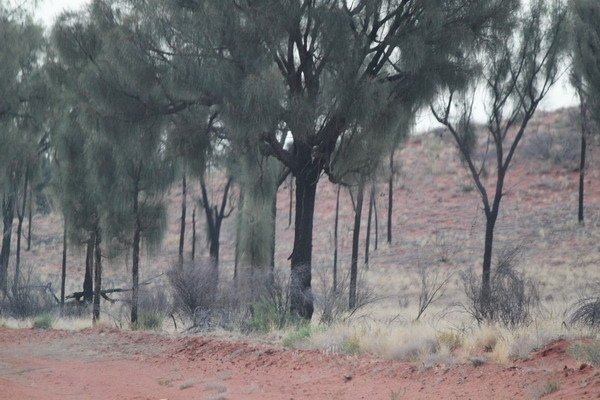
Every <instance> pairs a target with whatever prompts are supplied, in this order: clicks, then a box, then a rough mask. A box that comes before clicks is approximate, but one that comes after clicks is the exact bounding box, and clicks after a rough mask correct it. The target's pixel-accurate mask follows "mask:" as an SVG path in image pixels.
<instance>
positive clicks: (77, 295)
mask: <svg viewBox="0 0 600 400" xmlns="http://www.w3.org/2000/svg"><path fill="white" fill-rule="evenodd" d="M163 275H164V273H162V274H159V275H157V276H155V277H153V278H150V279H147V280H145V281H144V282H141V283H140V284H139V286H147V285H149V284H150V283H152V281H153V280H155V279H157V278H160V277H161V276H163ZM131 291H133V288H112V289H103V290H101V291H100V296H102V297H103V298H104V299H105V300H108V301H110V302H111V303H114V302H116V301H117V300H115V299H111V298H110V297H108V295H109V294H113V293H125V292H131ZM83 295H84V292H74V293H71V294H70V295H68V296H67V297H65V299H75V300H76V301H78V302H80V303H81V298H82V297H83ZM55 298H56V296H55Z"/></svg>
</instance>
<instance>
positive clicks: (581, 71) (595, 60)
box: [570, 0, 600, 121]
mask: <svg viewBox="0 0 600 400" xmlns="http://www.w3.org/2000/svg"><path fill="white" fill-rule="evenodd" d="M570 6H571V15H572V27H573V28H572V29H573V42H574V43H573V49H574V52H573V53H574V54H573V74H574V77H575V82H574V83H575V86H576V87H578V89H579V90H580V92H581V94H582V95H583V97H584V99H585V101H586V103H587V104H588V106H589V109H590V111H591V114H592V117H593V118H594V119H595V120H596V121H600V100H599V98H598V93H599V92H600V3H598V2H597V1H594V0H574V1H571V2H570Z"/></svg>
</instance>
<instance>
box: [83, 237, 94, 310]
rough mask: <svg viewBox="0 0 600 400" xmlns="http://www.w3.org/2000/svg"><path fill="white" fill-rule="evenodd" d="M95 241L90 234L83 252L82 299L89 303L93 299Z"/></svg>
mask: <svg viewBox="0 0 600 400" xmlns="http://www.w3.org/2000/svg"><path fill="white" fill-rule="evenodd" d="M95 241H96V238H95V235H94V233H93V232H92V233H91V234H90V238H89V239H88V241H87V247H86V252H85V276H84V278H83V299H84V300H85V301H86V302H88V303H91V302H92V300H93V298H94V281H93V279H94V278H93V275H94V243H95Z"/></svg>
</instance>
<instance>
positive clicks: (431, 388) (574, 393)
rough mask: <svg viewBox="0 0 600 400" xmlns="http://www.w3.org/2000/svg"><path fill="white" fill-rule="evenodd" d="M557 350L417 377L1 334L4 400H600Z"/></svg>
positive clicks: (133, 336) (275, 351)
mask: <svg viewBox="0 0 600 400" xmlns="http://www.w3.org/2000/svg"><path fill="white" fill-rule="evenodd" d="M567 346H568V343H567V342H565V341H558V342H555V343H553V344H552V345H550V346H548V347H547V348H545V349H543V350H541V351H538V352H536V353H534V354H533V355H532V357H531V359H530V360H526V361H517V362H515V363H513V364H511V365H494V364H484V365H481V366H478V367H476V366H473V365H471V364H458V365H454V366H452V367H451V368H446V367H441V366H440V367H434V368H430V369H428V370H420V369H419V368H418V367H417V366H415V365H413V364H410V363H405V362H397V361H384V360H377V359H373V358H370V357H364V356H363V357H350V356H343V355H331V354H324V353H322V352H318V351H297V350H286V349H282V348H279V347H274V346H270V345H265V344H256V343H247V342H232V341H226V340H217V339H211V338H204V337H197V336H193V337H165V336H159V335H153V334H149V333H142V332H125V331H117V330H112V329H104V330H103V329H91V330H84V331H81V332H66V331H40V330H32V329H21V330H11V329H6V328H0V399H7V400H8V399H12V400H15V399H30V400H36V399H40V400H41V399H43V400H52V399H57V400H58V399H60V400H69V399H77V400H80V399H136V400H137V399H139V400H142V399H144V400H145V399H156V400H159V399H169V400H177V399H181V400H184V399H185V400H189V399H198V400H200V399H207V400H208V399H267V400H268V399H313V400H315V399H316V400H318V399H515V398H517V399H518V398H526V399H532V398H539V397H540V396H542V395H543V394H544V393H545V392H546V391H547V388H548V387H551V386H554V387H558V390H557V391H554V392H553V393H550V394H549V395H546V396H545V397H544V398H556V399H596V398H600V370H598V369H597V368H594V367H592V366H589V365H587V364H582V363H581V362H577V361H576V360H574V359H573V358H571V357H570V356H569V355H568V354H567V352H566V347H567Z"/></svg>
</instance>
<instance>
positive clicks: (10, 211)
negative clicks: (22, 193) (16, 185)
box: [0, 193, 15, 294]
mask: <svg viewBox="0 0 600 400" xmlns="http://www.w3.org/2000/svg"><path fill="white" fill-rule="evenodd" d="M14 217H15V197H14V194H12V193H9V194H8V195H5V196H4V197H3V199H2V222H3V228H2V249H0V290H2V292H3V293H4V294H6V292H7V289H8V263H9V260H10V244H11V239H12V223H13V219H14Z"/></svg>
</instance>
